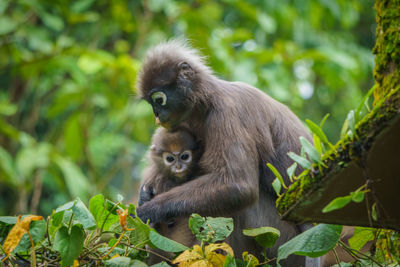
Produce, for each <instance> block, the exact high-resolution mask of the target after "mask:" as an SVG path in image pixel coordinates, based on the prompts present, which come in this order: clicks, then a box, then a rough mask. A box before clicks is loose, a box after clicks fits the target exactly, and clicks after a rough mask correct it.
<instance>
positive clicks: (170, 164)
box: [162, 150, 193, 178]
mask: <svg viewBox="0 0 400 267" xmlns="http://www.w3.org/2000/svg"><path fill="white" fill-rule="evenodd" d="M162 158H163V161H164V164H165V166H166V167H167V168H168V169H169V170H170V172H171V174H172V175H173V176H175V177H177V178H185V177H186V176H187V175H188V173H189V171H190V169H191V167H192V160H193V156H192V151H190V150H185V151H183V152H164V153H163V154H162Z"/></svg>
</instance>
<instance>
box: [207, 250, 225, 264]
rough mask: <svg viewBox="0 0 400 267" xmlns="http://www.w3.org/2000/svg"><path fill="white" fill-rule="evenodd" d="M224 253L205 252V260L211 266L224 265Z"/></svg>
mask: <svg viewBox="0 0 400 267" xmlns="http://www.w3.org/2000/svg"><path fill="white" fill-rule="evenodd" d="M225 260H226V255H222V254H218V253H216V252H210V253H208V254H207V262H208V263H209V265H211V266H213V267H219V266H224V263H225Z"/></svg>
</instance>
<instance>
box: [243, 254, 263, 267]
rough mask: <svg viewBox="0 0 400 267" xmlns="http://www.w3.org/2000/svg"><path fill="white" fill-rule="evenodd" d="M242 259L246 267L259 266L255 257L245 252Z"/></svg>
mask: <svg viewBox="0 0 400 267" xmlns="http://www.w3.org/2000/svg"><path fill="white" fill-rule="evenodd" d="M242 258H243V261H244V262H245V263H246V266H248V267H256V266H258V265H259V264H260V262H259V261H258V259H257V258H256V256H254V255H252V254H249V252H247V251H245V252H243V254H242Z"/></svg>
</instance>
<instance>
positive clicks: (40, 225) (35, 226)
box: [13, 220, 46, 253]
mask: <svg viewBox="0 0 400 267" xmlns="http://www.w3.org/2000/svg"><path fill="white" fill-rule="evenodd" d="M29 233H30V235H31V236H32V240H33V243H34V244H37V243H38V242H40V241H42V240H43V239H44V235H45V233H46V222H45V221H44V220H40V221H33V222H31V224H30V225H29ZM30 248H31V240H30V238H29V235H28V234H24V235H23V236H22V238H21V240H20V241H19V244H18V246H17V247H16V248H15V249H14V251H13V252H14V253H20V252H24V251H29V249H30Z"/></svg>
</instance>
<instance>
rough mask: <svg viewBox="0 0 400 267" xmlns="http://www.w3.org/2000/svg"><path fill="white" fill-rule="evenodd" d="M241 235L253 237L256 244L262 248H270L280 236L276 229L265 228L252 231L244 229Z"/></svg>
mask: <svg viewBox="0 0 400 267" xmlns="http://www.w3.org/2000/svg"><path fill="white" fill-rule="evenodd" d="M243 234H244V235H247V236H251V237H254V238H255V240H256V241H257V243H258V244H260V245H261V246H263V247H264V248H270V247H272V246H273V245H274V244H275V242H276V240H278V238H279V236H280V235H281V233H280V232H279V230H278V229H276V228H273V227H266V226H265V227H259V228H253V229H244V230H243Z"/></svg>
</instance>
